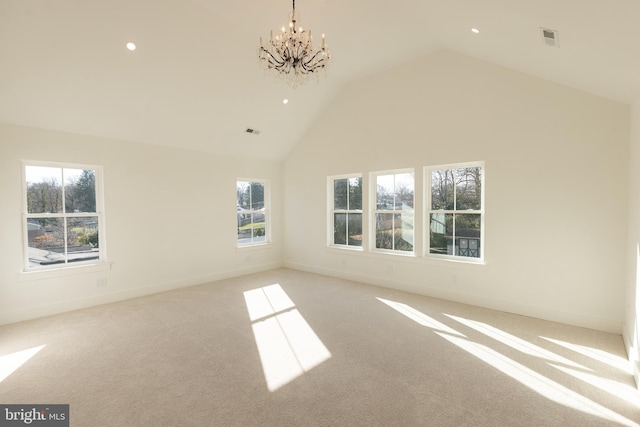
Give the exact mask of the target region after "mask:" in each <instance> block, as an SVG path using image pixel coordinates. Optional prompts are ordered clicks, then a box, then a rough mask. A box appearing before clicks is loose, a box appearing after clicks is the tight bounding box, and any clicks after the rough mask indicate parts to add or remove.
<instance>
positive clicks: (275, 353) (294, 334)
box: [244, 284, 331, 391]
mask: <svg viewBox="0 0 640 427" xmlns="http://www.w3.org/2000/svg"><path fill="white" fill-rule="evenodd" d="M244 298H245V302H246V304H247V311H248V313H249V318H250V319H251V321H252V322H254V323H253V324H252V329H253V334H254V337H255V340H256V345H257V347H258V353H259V355H260V362H261V363H262V369H263V371H264V377H265V380H266V382H267V387H268V388H269V390H270V391H275V390H277V389H279V388H280V387H282V386H283V385H285V384H287V383H289V382H291V381H292V380H294V379H295V378H297V377H299V376H300V375H302V374H304V373H305V372H307V371H309V370H311V369H313V368H314V367H316V366H318V365H319V364H321V363H322V362H324V361H325V360H327V359H329V358H330V357H331V353H330V352H329V350H327V348H326V347H325V345H324V344H323V343H322V341H321V340H320V338H318V336H317V335H316V334H315V332H314V331H313V329H312V328H311V326H309V324H308V323H307V322H306V320H305V319H304V317H302V314H300V312H299V311H298V309H297V308H295V304H294V303H293V301H291V299H290V298H289V296H288V295H287V294H286V292H285V291H284V289H282V287H281V286H280V285H279V284H275V285H270V286H265V287H262V288H258V289H253V290H250V291H246V292H245V293H244Z"/></svg>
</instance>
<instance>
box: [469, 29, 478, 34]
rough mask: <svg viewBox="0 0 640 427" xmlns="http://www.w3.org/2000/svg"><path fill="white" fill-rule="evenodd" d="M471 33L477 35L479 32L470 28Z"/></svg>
mask: <svg viewBox="0 0 640 427" xmlns="http://www.w3.org/2000/svg"><path fill="white" fill-rule="evenodd" d="M471 32H472V33H474V34H478V33H479V32H480V30H479V29H477V28H472V29H471Z"/></svg>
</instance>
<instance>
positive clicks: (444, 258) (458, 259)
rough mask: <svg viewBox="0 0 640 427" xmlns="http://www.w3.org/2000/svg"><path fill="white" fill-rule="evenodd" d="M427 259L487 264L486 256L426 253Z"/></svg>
mask: <svg viewBox="0 0 640 427" xmlns="http://www.w3.org/2000/svg"><path fill="white" fill-rule="evenodd" d="M424 258H425V259H428V260H432V261H444V262H453V263H458V264H471V265H486V262H485V260H484V258H464V257H455V258H454V257H450V256H437V255H435V256H434V255H425V257H424Z"/></svg>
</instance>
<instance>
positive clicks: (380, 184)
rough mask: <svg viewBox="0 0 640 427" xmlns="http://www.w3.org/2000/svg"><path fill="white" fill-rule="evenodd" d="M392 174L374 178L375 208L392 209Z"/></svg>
mask: <svg viewBox="0 0 640 427" xmlns="http://www.w3.org/2000/svg"><path fill="white" fill-rule="evenodd" d="M393 182H394V180H393V175H380V176H378V177H377V180H376V184H377V187H376V206H377V209H393V206H394V201H393V198H394V185H393Z"/></svg>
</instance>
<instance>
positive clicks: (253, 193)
mask: <svg viewBox="0 0 640 427" xmlns="http://www.w3.org/2000/svg"><path fill="white" fill-rule="evenodd" d="M236 196H237V202H236V210H237V230H238V246H245V245H255V244H262V243H267V242H268V232H269V229H268V226H267V224H268V206H267V202H268V195H267V186H266V183H265V182H264V181H255V180H238V181H236Z"/></svg>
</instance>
